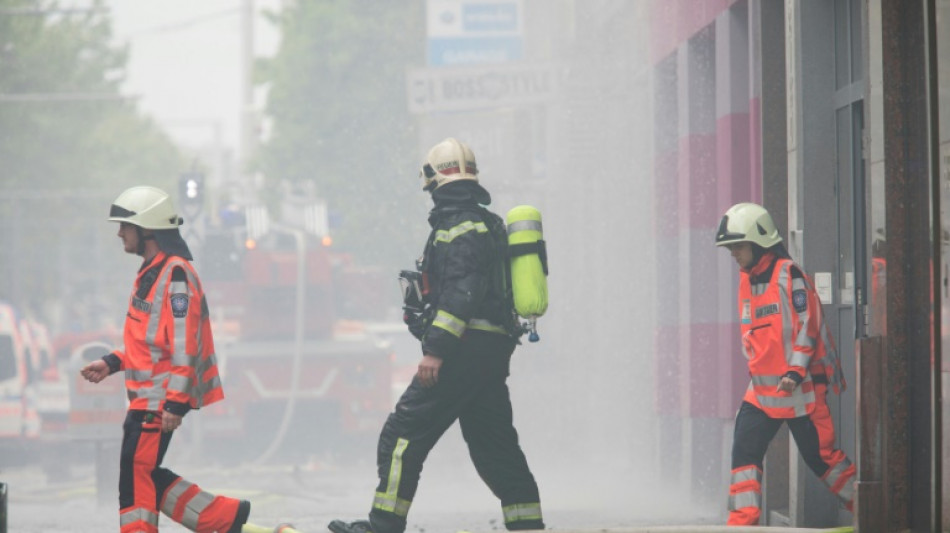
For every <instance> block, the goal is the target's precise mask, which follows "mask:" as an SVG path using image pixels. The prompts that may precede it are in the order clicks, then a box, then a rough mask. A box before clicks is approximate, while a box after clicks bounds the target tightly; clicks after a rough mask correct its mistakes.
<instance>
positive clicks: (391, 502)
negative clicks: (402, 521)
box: [373, 439, 412, 516]
mask: <svg viewBox="0 0 950 533" xmlns="http://www.w3.org/2000/svg"><path fill="white" fill-rule="evenodd" d="M408 447H409V441H408V440H406V439H398V440H396V447H395V448H394V449H393V458H392V461H391V462H390V463H389V479H388V480H387V482H386V492H377V493H376V497H375V498H374V499H373V508H375V509H379V510H380V511H387V512H390V513H394V514H396V515H398V516H406V515H408V514H409V507H410V506H411V505H412V502H411V501H409V500H404V499H402V498H399V481H400V480H401V478H402V454H403V452H405V451H406V448H408Z"/></svg>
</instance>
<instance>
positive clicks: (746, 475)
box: [727, 465, 762, 526]
mask: <svg viewBox="0 0 950 533" xmlns="http://www.w3.org/2000/svg"><path fill="white" fill-rule="evenodd" d="M761 512H762V471H761V470H759V468H758V467H757V466H755V465H749V466H741V467H739V468H736V469H735V470H733V471H732V479H731V480H730V483H729V521H728V522H727V524H728V525H730V526H748V525H756V524H758V523H759V515H760V514H761Z"/></svg>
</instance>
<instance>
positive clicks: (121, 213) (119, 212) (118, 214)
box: [109, 204, 136, 219]
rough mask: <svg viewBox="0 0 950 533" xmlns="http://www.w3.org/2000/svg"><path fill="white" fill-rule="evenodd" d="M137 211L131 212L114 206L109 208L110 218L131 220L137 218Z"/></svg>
mask: <svg viewBox="0 0 950 533" xmlns="http://www.w3.org/2000/svg"><path fill="white" fill-rule="evenodd" d="M135 214H136V213H135V211H129V210H128V209H126V208H124V207H122V206H120V205H115V204H112V207H110V208H109V218H110V219H111V218H129V217H132V216H135Z"/></svg>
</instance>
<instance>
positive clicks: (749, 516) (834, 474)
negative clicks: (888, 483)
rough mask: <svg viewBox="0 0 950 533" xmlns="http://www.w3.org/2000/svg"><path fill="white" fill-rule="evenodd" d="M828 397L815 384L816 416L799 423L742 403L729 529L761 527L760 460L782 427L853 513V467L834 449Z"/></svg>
mask: <svg viewBox="0 0 950 533" xmlns="http://www.w3.org/2000/svg"><path fill="white" fill-rule="evenodd" d="M825 393H826V386H825V385H816V386H815V398H816V401H815V410H814V412H812V413H811V414H810V415H807V416H802V417H798V418H788V419H783V418H771V417H769V416H768V415H767V414H765V412H763V411H762V410H761V409H759V408H758V407H756V406H754V405H752V404H750V403H748V402H742V405H741V406H740V407H739V412H738V414H736V428H735V435H734V437H733V441H732V479H731V480H730V485H729V521H728V522H727V524H728V525H730V526H752V525H758V523H759V518H760V515H761V513H762V461H763V460H764V458H765V452H766V451H767V450H768V446H769V443H770V442H771V441H772V438H773V437H775V433H776V432H777V431H778V430H779V428H780V427H782V424H784V423H787V424H788V428H789V431H791V433H792V437H794V439H795V444H796V445H798V449H799V451H800V452H801V454H802V458H803V459H804V460H805V463H806V464H807V465H808V467H809V468H810V469H811V471H812V472H814V473H815V475H817V476H818V477H819V478H820V479H821V480H822V481H823V482H824V483H825V485H827V486H828V488H829V489H830V490H831V492H832V493H833V494H835V495H836V496H837V497H838V499H839V500H840V501H841V503H842V504H843V505H844V506H845V507H846V508H847V509H848V510H849V511H850V510H852V506H853V502H854V476H855V467H854V465H853V464H851V460H849V459H848V457H847V455H845V453H844V452H843V451H841V450H839V449H836V448H835V447H834V442H835V429H834V424H833V422H832V419H831V413H830V412H829V410H828V404H827V403H825Z"/></svg>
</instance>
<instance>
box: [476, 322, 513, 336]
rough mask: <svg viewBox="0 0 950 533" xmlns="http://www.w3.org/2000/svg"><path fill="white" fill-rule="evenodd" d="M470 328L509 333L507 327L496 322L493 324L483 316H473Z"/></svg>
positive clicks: (503, 333)
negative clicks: (482, 317)
mask: <svg viewBox="0 0 950 533" xmlns="http://www.w3.org/2000/svg"><path fill="white" fill-rule="evenodd" d="M468 329H477V330H479V331H487V332H489V333H501V334H502V335H507V334H508V330H506V329H505V328H503V327H501V326H498V325H496V324H492V323H491V322H489V321H487V320H484V319H481V318H473V319H471V320H469V321H468Z"/></svg>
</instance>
